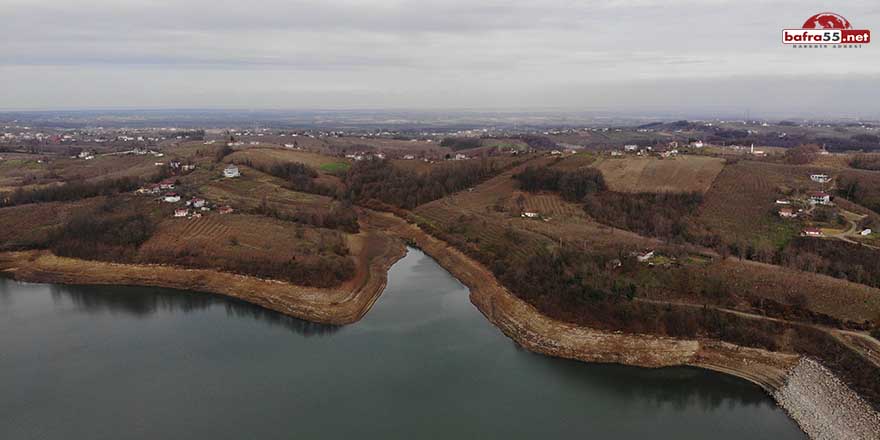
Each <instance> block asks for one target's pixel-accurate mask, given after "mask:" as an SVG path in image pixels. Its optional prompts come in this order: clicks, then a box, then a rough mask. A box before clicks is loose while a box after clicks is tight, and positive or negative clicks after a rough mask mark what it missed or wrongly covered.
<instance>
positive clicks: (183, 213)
mask: <svg viewBox="0 0 880 440" xmlns="http://www.w3.org/2000/svg"><path fill="white" fill-rule="evenodd" d="M188 215H189V209H186V208H178V209H175V210H174V217H186V216H188Z"/></svg>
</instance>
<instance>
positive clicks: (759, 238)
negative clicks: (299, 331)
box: [696, 161, 821, 249]
mask: <svg viewBox="0 0 880 440" xmlns="http://www.w3.org/2000/svg"><path fill="white" fill-rule="evenodd" d="M816 171H817V170H816V169H815V168H810V167H797V166H791V165H780V164H773V163H767V162H755V161H741V162H738V163H735V164H731V165H727V166H726V167H725V168H724V170H723V171H722V172H721V173H720V174H719V175H718V177H717V178H716V179H715V182H714V184H713V185H712V188H710V189H709V191H708V192H707V193H706V195H705V199H704V201H703V204H702V205H701V206H700V209H699V212H698V214H697V216H696V220H697V221H698V222H699V223H701V224H702V225H705V226H706V227H708V228H709V230H711V231H712V232H714V233H717V234H721V235H722V237H723V238H724V239H725V240H726V241H728V242H736V241H741V242H748V243H752V244H754V245H756V246H760V247H769V248H773V249H778V248H781V247H782V246H784V245H785V243H787V242H788V240H790V239H791V238H792V237H794V236H795V235H797V234H798V233H799V232H800V228H799V227H798V226H797V225H796V224H795V223H794V222H792V221H783V220H781V219H779V217H778V216H777V215H776V206H775V201H776V199H778V198H784V197H785V196H784V194H785V193H787V192H790V191H798V192H804V191H810V190H816V189H820V188H821V185H819V184H817V183H814V182H812V181H811V180H810V174H811V173H813V172H816Z"/></svg>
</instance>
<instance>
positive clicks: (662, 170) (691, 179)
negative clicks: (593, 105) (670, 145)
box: [594, 156, 724, 193]
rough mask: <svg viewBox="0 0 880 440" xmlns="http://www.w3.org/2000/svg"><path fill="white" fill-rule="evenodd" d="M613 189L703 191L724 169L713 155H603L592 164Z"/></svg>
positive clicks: (722, 164) (630, 190) (720, 161)
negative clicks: (667, 156) (618, 156)
mask: <svg viewBox="0 0 880 440" xmlns="http://www.w3.org/2000/svg"><path fill="white" fill-rule="evenodd" d="M594 166H595V167H596V168H598V169H599V170H600V171H602V175H603V176H604V177H605V183H607V184H608V187H609V188H610V189H611V190H613V191H620V192H631V193H638V192H706V191H708V190H709V188H710V187H711V185H712V182H714V181H715V178H716V176H718V173H720V172H721V169H722V168H724V161H723V160H722V159H718V158H714V157H703V156H679V157H677V158H674V159H659V158H654V157H636V156H626V157H623V158H614V159H609V158H603V159H600V160H599V161H597V162H596V164H595V165H594Z"/></svg>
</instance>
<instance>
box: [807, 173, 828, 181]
mask: <svg viewBox="0 0 880 440" xmlns="http://www.w3.org/2000/svg"><path fill="white" fill-rule="evenodd" d="M810 180H812V181H813V182H817V183H828V182H830V181H831V176H829V175H827V174H811V175H810Z"/></svg>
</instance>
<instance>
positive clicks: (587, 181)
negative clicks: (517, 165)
mask: <svg viewBox="0 0 880 440" xmlns="http://www.w3.org/2000/svg"><path fill="white" fill-rule="evenodd" d="M513 178H514V179H516V180H517V181H518V182H519V185H520V188H521V189H523V190H525V191H528V192H537V191H553V192H558V193H559V194H560V195H561V196H562V198H564V199H565V200H568V201H570V202H579V201H582V200H584V197H586V196H587V195H588V194H593V193H595V192H598V191H604V190H605V189H607V186H606V185H605V179H604V178H603V177H602V172H601V171H599V170H597V169H595V168H580V169H578V170H574V171H563V170H559V169H557V168H550V167H531V166H530V167H526V168H525V169H524V170H523V171H521V172H519V173H517V174H514V176H513Z"/></svg>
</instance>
